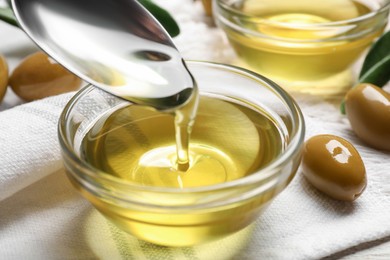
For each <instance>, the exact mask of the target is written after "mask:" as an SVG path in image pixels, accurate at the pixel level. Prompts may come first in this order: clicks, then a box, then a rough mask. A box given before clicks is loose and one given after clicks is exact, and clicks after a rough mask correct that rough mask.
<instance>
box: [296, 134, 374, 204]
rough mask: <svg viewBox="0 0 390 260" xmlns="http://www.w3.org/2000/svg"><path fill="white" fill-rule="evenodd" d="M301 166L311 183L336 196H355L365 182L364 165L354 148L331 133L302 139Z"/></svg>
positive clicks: (351, 197)
mask: <svg viewBox="0 0 390 260" xmlns="http://www.w3.org/2000/svg"><path fill="white" fill-rule="evenodd" d="M302 170H303V174H304V176H305V177H306V179H307V180H308V181H309V182H310V183H311V184H313V186H314V187H316V188H317V189H318V190H320V191H322V192H323V193H325V194H327V195H328V196H330V197H332V198H334V199H338V200H345V201H353V200H355V199H356V198H357V197H359V196H360V194H362V192H363V191H364V189H365V187H366V184H367V178H366V169H365V167H364V164H363V161H362V158H361V157H360V155H359V153H358V151H357V150H356V149H355V147H354V146H353V145H352V144H351V143H349V142H348V141H346V140H345V139H343V138H341V137H338V136H334V135H317V136H314V137H312V138H310V139H309V140H308V141H306V143H305V146H304V150H303V158H302Z"/></svg>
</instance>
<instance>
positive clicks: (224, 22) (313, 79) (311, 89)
mask: <svg viewBox="0 0 390 260" xmlns="http://www.w3.org/2000/svg"><path fill="white" fill-rule="evenodd" d="M389 8H390V0H357V1H353V0H327V1H311V0H294V1H291V0H216V1H215V2H214V6H213V12H214V17H215V19H216V21H217V24H218V26H219V27H220V28H221V29H222V30H223V31H224V32H225V34H226V36H227V38H228V40H229V42H230V43H231V45H232V47H233V48H234V49H235V51H236V53H237V55H238V57H239V58H240V62H239V63H238V64H239V65H240V66H244V67H247V68H250V69H251V70H254V71H256V72H258V73H260V74H262V75H264V76H266V77H268V78H270V79H272V80H274V81H275V82H277V83H278V84H279V85H280V86H282V87H283V88H285V89H287V90H289V91H297V92H305V93H310V94H317V95H329V96H332V95H341V94H344V93H345V92H346V91H347V90H348V89H349V88H350V87H351V85H352V84H353V83H354V79H353V78H354V77H353V73H352V70H351V67H352V65H353V64H354V62H355V61H356V60H357V59H358V58H359V57H360V56H361V54H362V53H363V52H364V50H365V49H366V48H367V46H369V45H370V44H371V43H372V42H373V41H374V40H375V39H376V38H377V37H378V36H379V35H381V33H382V32H383V30H384V28H385V26H386V24H387V20H388V16H389Z"/></svg>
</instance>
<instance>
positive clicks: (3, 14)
mask: <svg viewBox="0 0 390 260" xmlns="http://www.w3.org/2000/svg"><path fill="white" fill-rule="evenodd" d="M0 20H3V21H4V22H6V23H9V24H11V25H13V26H19V25H18V22H17V21H16V17H15V15H14V12H12V9H11V8H8V7H0Z"/></svg>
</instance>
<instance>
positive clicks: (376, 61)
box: [340, 31, 390, 115]
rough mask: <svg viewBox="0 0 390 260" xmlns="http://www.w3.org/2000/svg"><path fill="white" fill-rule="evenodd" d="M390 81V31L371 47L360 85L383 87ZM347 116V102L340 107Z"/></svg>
mask: <svg viewBox="0 0 390 260" xmlns="http://www.w3.org/2000/svg"><path fill="white" fill-rule="evenodd" d="M389 80H390V31H388V32H387V33H385V34H383V35H382V36H381V37H380V38H379V40H378V41H376V43H375V44H374V45H373V46H372V47H371V49H370V51H369V52H368V54H367V56H366V58H365V59H364V62H363V66H362V69H361V71H360V75H359V83H371V84H374V85H376V86H378V87H383V86H384V85H386V83H387V82H388V81H389ZM340 110H341V113H342V114H343V115H345V100H343V101H342V103H341V105H340Z"/></svg>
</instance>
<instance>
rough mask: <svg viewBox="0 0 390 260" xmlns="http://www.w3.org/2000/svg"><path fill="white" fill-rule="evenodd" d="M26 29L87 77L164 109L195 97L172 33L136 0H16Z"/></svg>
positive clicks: (124, 95)
mask: <svg viewBox="0 0 390 260" xmlns="http://www.w3.org/2000/svg"><path fill="white" fill-rule="evenodd" d="M12 6H13V10H14V13H15V16H16V18H17V20H18V22H19V24H20V26H21V27H22V29H23V30H24V31H25V32H26V33H27V35H29V37H30V38H31V39H32V40H33V41H34V42H35V43H36V44H37V45H38V46H39V47H40V48H42V49H43V50H44V51H45V52H46V53H48V54H49V55H50V56H51V57H53V58H54V59H55V60H56V61H57V62H59V63H60V64H62V65H63V66H64V67H66V68H67V69H68V70H70V71H71V72H73V73H74V74H76V75H77V76H79V77H80V78H82V79H84V80H85V81H87V82H89V83H91V84H93V85H95V86H97V87H99V88H101V89H103V90H105V91H106V92H109V93H111V94H113V95H115V96H117V97H120V98H123V99H126V100H129V101H132V102H134V103H137V104H141V105H148V106H152V107H154V108H156V109H159V110H169V109H174V108H175V107H178V106H180V105H182V104H184V103H185V102H186V101H187V99H188V98H189V97H190V96H191V94H192V90H193V89H194V86H195V81H194V79H193V77H192V76H191V74H190V73H189V71H188V69H187V67H186V64H185V62H184V60H183V59H182V57H181V55H180V53H179V51H178V50H177V48H176V47H175V45H174V44H173V42H172V40H171V38H170V36H169V34H168V33H167V32H166V31H165V29H164V28H163V27H162V26H161V25H160V23H159V22H158V21H157V20H156V19H155V18H154V17H153V16H152V15H151V14H150V13H149V12H148V11H147V10H146V9H145V8H144V7H143V6H142V5H141V4H139V3H138V2H137V1H136V0H119V1H112V0H100V1H94V0H82V1H80V0H12Z"/></svg>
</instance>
